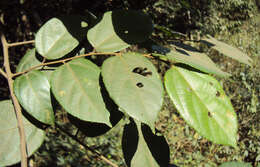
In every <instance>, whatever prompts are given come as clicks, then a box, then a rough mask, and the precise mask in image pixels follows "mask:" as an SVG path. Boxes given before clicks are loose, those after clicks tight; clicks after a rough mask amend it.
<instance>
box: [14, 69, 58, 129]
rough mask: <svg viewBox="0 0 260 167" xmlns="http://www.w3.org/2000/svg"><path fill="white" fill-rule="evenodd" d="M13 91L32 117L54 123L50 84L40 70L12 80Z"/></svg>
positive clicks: (46, 122)
mask: <svg viewBox="0 0 260 167" xmlns="http://www.w3.org/2000/svg"><path fill="white" fill-rule="evenodd" d="M14 93H15V95H16V97H17V99H18V100H19V102H20V103H21V105H22V106H23V108H24V109H25V110H26V111H27V112H28V113H29V114H30V115H32V116H33V117H34V118H36V119H37V120H39V121H40V122H43V123H45V124H49V125H53V124H54V113H53V109H52V104H51V96H50V85H49V81H48V79H47V77H46V76H45V75H44V74H43V73H41V72H40V71H36V70H34V71H31V72H29V73H27V74H24V75H22V76H19V77H17V78H16V79H15V81H14Z"/></svg>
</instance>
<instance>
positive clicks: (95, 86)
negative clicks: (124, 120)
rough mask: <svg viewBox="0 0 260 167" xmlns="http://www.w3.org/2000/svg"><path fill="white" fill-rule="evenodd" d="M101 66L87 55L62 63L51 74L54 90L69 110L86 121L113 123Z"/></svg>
mask: <svg viewBox="0 0 260 167" xmlns="http://www.w3.org/2000/svg"><path fill="white" fill-rule="evenodd" d="M99 75H100V69H99V67H98V66H96V65H95V64H94V63H92V62H91V61H89V60H86V59H84V58H81V59H76V60H73V61H71V62H69V63H66V64H64V65H62V66H60V67H59V68H58V69H57V70H55V71H54V72H53V74H52V76H51V89H52V92H53V94H54V96H55V98H56V99H57V100H58V101H59V103H60V104H61V105H62V106H63V107H64V108H65V110H66V111H67V112H68V113H70V114H71V115H73V116H74V117H77V118H79V119H81V120H84V121H90V122H98V123H105V124H107V125H108V126H111V124H110V122H109V115H110V114H109V112H108V111H107V109H106V106H105V103H104V102H103V99H102V95H101V92H100V86H99Z"/></svg>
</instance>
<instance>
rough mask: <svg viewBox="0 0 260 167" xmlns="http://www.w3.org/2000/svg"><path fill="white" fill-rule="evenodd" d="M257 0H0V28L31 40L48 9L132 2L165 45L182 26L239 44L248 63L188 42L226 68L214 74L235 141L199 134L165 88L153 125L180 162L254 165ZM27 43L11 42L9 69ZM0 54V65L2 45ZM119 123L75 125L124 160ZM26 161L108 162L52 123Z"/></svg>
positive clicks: (2, 90) (259, 148) (258, 150)
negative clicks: (230, 111) (97, 132)
mask: <svg viewBox="0 0 260 167" xmlns="http://www.w3.org/2000/svg"><path fill="white" fill-rule="evenodd" d="M259 7H260V1H259V0H196V1H195V0H143V1H140V0H98V1H97V0H87V1H86V0H48V1H46V0H1V1H0V29H2V30H4V32H5V34H6V36H7V39H8V41H9V42H17V41H26V40H33V39H34V34H35V33H36V32H37V30H38V29H39V28H40V27H41V26H42V25H43V24H44V23H45V22H46V21H47V20H48V19H50V18H52V17H57V16H61V15H69V14H82V15H84V14H86V13H88V12H91V13H93V14H94V15H96V16H101V15H102V14H103V13H104V12H105V11H108V10H116V9H137V10H143V11H145V12H146V13H147V14H148V15H150V17H151V18H152V19H153V22H154V24H155V33H154V34H153V36H152V38H156V39H157V40H158V41H159V42H161V43H164V44H166V45H167V40H169V39H175V38H176V37H175V36H174V33H169V32H181V33H183V34H184V35H185V36H187V37H189V38H191V39H193V38H195V39H196V38H199V37H200V36H201V35H203V34H206V33H209V34H211V35H213V36H215V37H216V38H218V39H220V40H222V41H225V42H227V43H228V44H231V45H233V46H236V47H238V48H240V49H242V50H243V51H244V52H246V53H247V54H248V55H249V56H250V57H251V58H252V59H253V60H254V61H253V66H252V67H251V68H250V67H248V66H246V65H243V64H239V63H238V62H236V61H233V60H231V59H229V58H226V57H223V56H221V55H220V54H218V53H217V52H215V51H208V50H207V48H203V47H200V46H197V45H196V44H192V45H194V46H196V47H197V48H199V49H201V50H203V51H206V52H207V53H208V54H209V55H210V57H211V58H212V59H213V61H214V62H216V63H217V64H218V65H219V67H220V68H221V69H222V70H224V71H227V72H229V73H231V74H232V77H230V78H227V79H220V81H221V83H222V84H223V87H224V89H225V91H226V93H227V95H228V96H229V97H230V98H231V101H232V104H233V105H234V108H235V111H236V112H237V115H238V120H239V132H238V148H231V147H227V146H222V145H216V144H213V143H211V142H209V141H207V140H206V139H204V138H202V137H200V136H199V135H198V134H197V133H196V132H195V131H194V130H193V129H191V128H190V127H188V125H187V124H186V123H185V122H184V121H183V119H182V118H181V117H180V116H179V114H178V113H177V112H176V110H175V109H174V106H173V105H172V103H171V102H170V100H169V98H168V97H167V96H166V97H165V103H164V107H163V108H162V111H161V112H160V114H159V117H158V120H157V122H156V127H157V129H158V130H160V132H161V133H162V134H163V135H164V136H165V137H166V139H167V141H168V144H169V147H170V151H171V154H170V155H171V157H170V162H171V163H174V164H176V165H178V166H180V167H182V166H184V167H186V166H187V167H190V166H196V167H215V166H218V165H220V164H221V163H223V162H226V161H231V160H238V161H245V162H250V163H251V164H252V165H254V166H255V167H257V165H259V164H260V142H259V141H260V123H259V120H260V114H259V112H260V105H259V101H260V68H259V63H260V29H259V27H260V15H259V9H258V8H259ZM166 30H167V31H166ZM31 47H32V46H28V45H26V46H20V47H15V48H11V49H10V55H11V56H10V59H11V65H12V69H13V70H14V69H15V67H16V66H17V64H18V62H19V60H20V59H21V57H22V56H23V55H24V53H25V52H26V50H27V49H28V48H31ZM135 49H136V48H135ZM0 54H1V56H0V66H1V67H2V66H3V60H2V59H3V57H2V52H1V53H0ZM7 98H9V92H8V88H7V83H6V81H5V79H4V78H3V77H2V76H0V100H3V99H7ZM56 120H57V121H58V123H59V124H60V125H62V126H63V127H64V128H65V129H66V130H67V131H68V132H70V133H71V134H75V133H76V131H77V128H76V127H74V126H73V125H71V124H70V123H69V121H68V119H67V117H66V114H65V113H64V112H63V111H62V110H58V111H57V113H56ZM123 123H124V121H122V122H120V123H119V125H117V126H116V127H115V128H113V129H112V130H111V131H109V132H107V133H106V134H104V135H102V136H99V137H95V138H91V137H87V138H85V137H84V134H81V133H79V134H78V135H77V137H79V138H80V140H81V141H82V142H84V143H85V144H87V145H88V146H90V147H91V148H93V149H96V150H97V151H98V152H100V153H102V154H103V155H105V156H106V157H107V158H109V159H110V160H111V161H113V162H114V163H116V164H118V165H119V166H122V167H123V166H125V163H124V160H123V154H122V150H121V136H122V126H120V124H123ZM29 162H30V166H33V167H41V166H42V167H44V166H66V167H71V166H73V167H74V166H77V167H78V166H91V167H93V166H94V167H102V166H107V164H106V163H104V162H103V161H101V160H100V159H98V157H97V156H96V155H94V154H92V153H91V152H90V151H88V150H86V149H85V148H84V147H83V146H81V145H79V144H78V143H77V142H75V141H74V140H72V139H71V138H69V137H68V136H67V135H65V134H64V133H63V132H61V131H60V130H59V129H57V128H56V127H50V128H48V129H47V137H46V140H45V142H44V144H43V145H42V147H41V148H40V149H39V150H38V151H37V152H36V153H35V154H34V155H33V156H32V157H31V158H30V161H29Z"/></svg>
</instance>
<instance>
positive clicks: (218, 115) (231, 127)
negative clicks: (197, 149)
mask: <svg viewBox="0 0 260 167" xmlns="http://www.w3.org/2000/svg"><path fill="white" fill-rule="evenodd" d="M165 87H166V90H167V93H168V94H169V96H170V98H171V100H172V101H173V103H174V105H175V106H176V108H177V110H178V111H179V113H180V114H181V116H182V117H183V118H184V119H185V121H186V122H187V123H188V124H189V125H190V126H192V127H193V128H194V129H196V130H197V131H198V132H199V133H200V134H201V135H202V136H204V137H206V138H207V139H209V140H211V141H213V142H215V143H218V144H225V145H231V146H236V137H237V134H236V133H237V118H236V114H235V112H234V109H233V107H232V104H231V103H230V100H229V98H228V97H227V96H226V95H225V93H224V91H223V89H222V87H221V85H220V84H219V82H218V81H217V80H215V79H214V78H213V77H211V76H208V75H205V74H201V73H197V72H193V71H189V70H186V69H183V68H178V67H172V68H171V69H170V70H168V71H167V72H166V74H165Z"/></svg>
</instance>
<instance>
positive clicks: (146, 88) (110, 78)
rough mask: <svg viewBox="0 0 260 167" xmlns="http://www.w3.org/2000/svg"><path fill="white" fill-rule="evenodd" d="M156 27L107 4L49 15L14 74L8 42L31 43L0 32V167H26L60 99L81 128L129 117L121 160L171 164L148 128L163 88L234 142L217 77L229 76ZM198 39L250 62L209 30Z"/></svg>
mask: <svg viewBox="0 0 260 167" xmlns="http://www.w3.org/2000/svg"><path fill="white" fill-rule="evenodd" d="M152 32H153V24H152V21H151V20H150V18H149V17H148V16H147V15H146V14H144V13H142V12H140V11H134V10H127V11H125V10H117V11H109V12H106V13H105V14H104V15H103V16H102V17H101V18H98V19H97V18H96V17H94V16H93V15H89V16H75V15H74V16H66V17H62V18H52V19H50V20H49V21H47V22H46V23H45V24H44V25H43V26H42V27H41V28H40V30H39V31H38V32H37V33H36V36H35V48H34V49H31V50H29V51H28V52H27V53H26V54H25V56H24V57H23V58H22V59H21V60H20V63H19V64H18V66H17V69H16V73H12V72H11V70H10V66H9V59H8V56H9V55H8V48H9V47H12V46H16V45H20V44H26V43H30V42H22V43H13V44H12V43H11V44H10V43H7V42H6V39H5V36H4V35H3V34H2V36H1V40H2V44H3V50H4V64H5V71H4V70H2V69H1V70H0V72H1V74H2V75H3V76H4V77H5V78H6V79H7V80H8V84H9V88H10V94H11V98H12V99H11V100H4V101H1V102H0V107H1V108H3V109H4V111H2V112H0V114H1V116H0V119H1V121H0V125H1V126H0V127H1V129H0V131H1V132H2V133H1V134H0V140H1V141H2V142H1V143H0V147H1V152H0V165H1V166H6V165H12V164H15V163H17V162H19V161H22V165H23V166H26V163H27V162H26V157H27V153H28V156H30V155H32V154H33V153H34V152H35V150H37V149H38V148H39V147H40V145H41V144H42V143H43V141H44V136H45V130H46V128H47V129H48V127H50V126H55V127H57V128H60V127H61V126H60V125H59V124H57V122H56V121H55V117H54V115H55V110H56V109H57V106H61V107H62V108H64V109H65V111H66V112H67V113H68V114H69V115H70V117H71V122H72V123H73V124H75V125H76V126H77V127H79V130H81V131H82V132H83V133H88V131H87V130H86V129H84V125H87V124H93V125H98V126H93V127H96V128H97V130H99V127H102V128H104V129H105V130H104V131H103V133H105V132H107V131H108V130H110V129H111V128H113V127H114V126H115V125H116V124H117V123H118V122H119V120H121V119H122V117H123V118H124V119H125V120H127V121H126V122H127V123H126V124H124V125H123V126H124V132H123V139H122V148H123V152H124V158H125V162H126V164H127V165H128V166H168V163H169V148H168V147H167V146H168V145H167V142H166V140H165V139H164V137H163V136H160V135H158V134H157V131H156V128H155V126H154V122H155V120H156V118H157V115H158V113H159V112H160V109H161V107H162V105H163V97H164V95H165V93H167V94H168V95H169V96H170V98H171V100H172V102H173V104H174V105H175V107H176V109H177V110H178V112H179V113H180V115H181V116H182V117H183V119H184V120H185V121H186V122H187V124H189V125H190V126H191V127H193V128H194V129H195V130H196V131H197V132H198V133H199V134H200V135H201V136H203V137H205V138H207V139H208V140H210V141H212V142H215V143H218V144H224V145H229V146H233V147H236V143H237V126H238V125H237V117H236V114H235V111H234V109H233V107H232V104H231V102H230V100H229V98H228V97H227V96H226V95H225V92H224V91H223V89H222V86H221V84H220V83H219V82H218V81H217V80H216V79H215V78H214V75H215V76H219V77H228V76H230V74H228V73H226V72H223V71H222V70H220V69H219V68H218V67H217V66H216V65H215V64H214V62H213V61H212V60H211V59H210V58H209V57H208V56H207V55H206V54H204V53H202V52H200V51H198V50H197V49H196V48H194V47H192V46H189V45H187V44H186V43H185V42H184V41H185V39H182V40H180V41H178V40H176V41H172V42H170V43H168V44H169V46H170V47H164V46H160V45H159V44H157V43H156V42H155V41H152V40H151V39H150V38H149V36H150V35H151V33H152ZM168 33H171V32H168ZM194 42H197V43H200V44H201V45H206V46H208V47H209V48H211V49H215V50H218V51H219V52H221V53H222V54H224V55H226V56H229V57H231V58H234V59H236V60H238V61H240V62H241V63H245V64H247V65H250V64H251V59H250V58H249V57H248V56H247V55H245V54H244V53H242V52H241V51H240V50H238V49H236V48H233V47H231V46H229V45H227V44H225V43H223V42H220V41H218V40H217V39H215V38H213V37H212V36H210V35H205V36H204V37H202V38H201V39H200V40H198V41H194ZM131 45H137V46H139V47H143V48H145V49H146V50H147V52H145V53H138V52H129V51H127V49H126V48H129V47H130V46H131ZM99 57H102V59H101V58H99ZM94 62H95V63H94ZM156 62H162V63H166V65H167V67H168V69H167V71H166V72H165V73H164V74H160V73H158V69H157V68H156V67H155V66H154V64H153V63H156ZM99 65H100V66H99ZM161 76H163V79H161ZM56 101H57V102H58V103H56ZM12 102H13V103H12ZM21 106H22V108H23V109H24V111H23V114H22V111H21ZM14 111H15V112H14ZM15 113H16V115H15ZM22 115H23V116H22ZM16 116H17V121H16ZM6 120H8V121H6ZM97 135H100V134H97ZM70 136H71V135H70ZM74 137H75V136H74ZM19 139H20V140H19ZM75 140H77V139H75ZM155 141H156V143H157V144H154V143H155ZM19 142H20V143H21V145H20V147H19V145H18V144H17V143H19ZM79 142H80V141H79ZM158 143H160V144H159V145H158ZM158 146H159V147H158ZM20 150H21V155H22V156H20V155H19V152H20ZM26 150H27V153H26ZM158 150H160V151H158ZM92 151H93V152H95V150H92ZM99 156H100V157H101V159H103V160H105V161H107V162H108V163H110V164H111V162H110V161H109V160H107V159H105V158H104V157H103V156H101V155H99ZM21 157H22V158H21ZM111 165H112V166H113V164H111ZM114 166H115V165H114Z"/></svg>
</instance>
